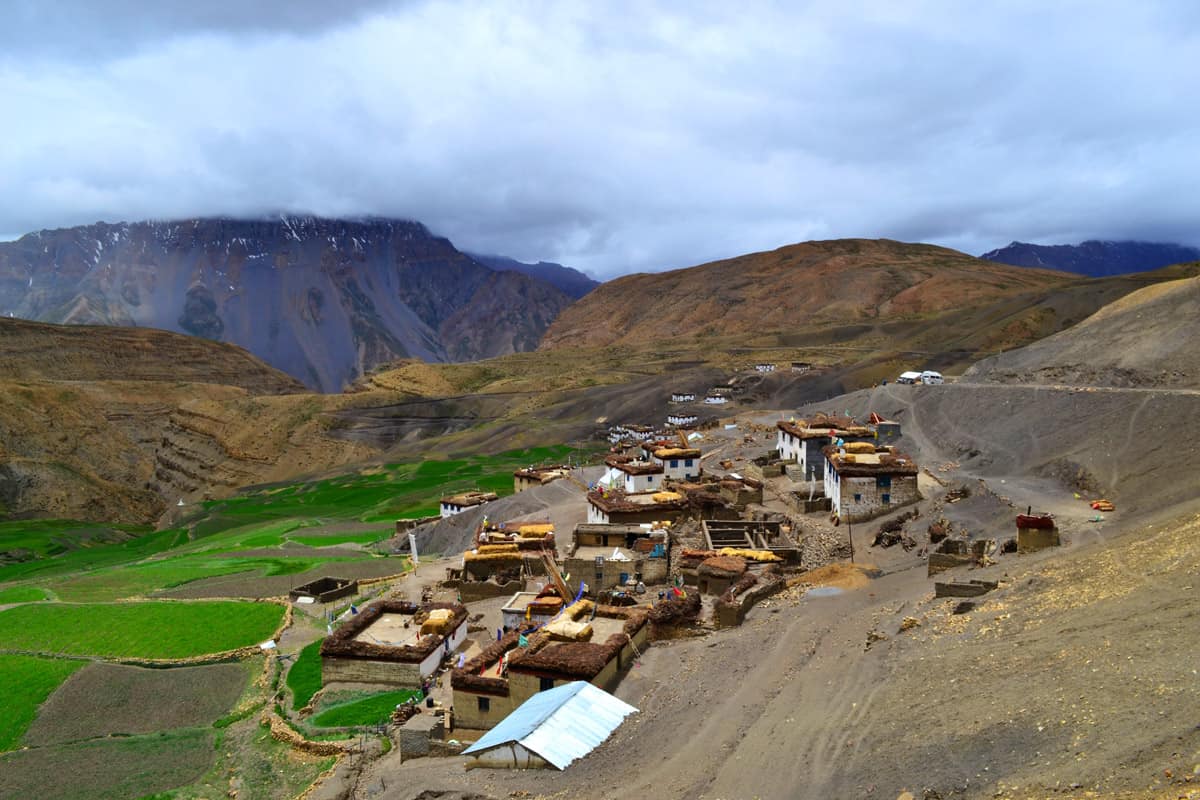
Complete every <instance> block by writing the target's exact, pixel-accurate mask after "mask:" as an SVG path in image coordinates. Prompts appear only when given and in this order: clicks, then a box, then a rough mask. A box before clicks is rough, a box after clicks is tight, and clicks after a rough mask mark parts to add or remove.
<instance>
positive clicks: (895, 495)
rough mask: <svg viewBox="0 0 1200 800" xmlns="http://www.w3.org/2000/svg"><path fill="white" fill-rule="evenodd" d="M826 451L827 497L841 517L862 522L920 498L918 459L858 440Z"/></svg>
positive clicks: (832, 446) (834, 510) (829, 446)
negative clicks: (914, 459) (916, 460)
mask: <svg viewBox="0 0 1200 800" xmlns="http://www.w3.org/2000/svg"><path fill="white" fill-rule="evenodd" d="M824 454H825V458H826V469H825V496H826V497H828V498H829V500H830V503H831V505H832V509H833V513H834V514H835V515H836V516H837V517H838V519H841V520H847V521H850V522H859V521H862V520H867V519H871V518H872V517H877V516H879V515H880V514H886V513H887V512H889V511H891V510H892V509H895V508H898V507H899V506H904V505H908V504H909V503H915V502H916V501H917V500H920V499H921V495H920V492H919V491H918V490H917V473H918V472H919V469H918V467H917V464H916V462H915V461H913V460H912V458H911V457H909V456H908V455H905V454H904V453H900V452H898V451H896V450H895V449H894V448H878V449H877V448H875V447H874V446H873V445H871V444H869V443H867V442H858V443H850V444H847V445H846V446H845V447H843V448H839V447H837V446H834V445H828V446H826V448H825V450H824Z"/></svg>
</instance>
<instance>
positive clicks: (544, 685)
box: [538, 678, 554, 692]
mask: <svg viewBox="0 0 1200 800" xmlns="http://www.w3.org/2000/svg"><path fill="white" fill-rule="evenodd" d="M553 688H554V678H539V679H538V691H539V692H545V691H547V690H549V689H553Z"/></svg>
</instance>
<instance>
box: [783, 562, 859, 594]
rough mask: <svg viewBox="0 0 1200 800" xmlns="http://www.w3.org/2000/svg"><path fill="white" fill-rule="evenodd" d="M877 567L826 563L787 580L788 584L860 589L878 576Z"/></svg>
mask: <svg viewBox="0 0 1200 800" xmlns="http://www.w3.org/2000/svg"><path fill="white" fill-rule="evenodd" d="M879 574H880V573H879V568H878V567H875V566H872V565H871V564H847V563H844V562H840V563H836V564H826V565H825V566H823V567H819V568H818V569H814V570H809V571H808V572H803V573H801V574H799V575H797V576H796V577H794V578H792V579H790V580H789V581H788V585H789V586H799V585H801V584H808V585H810V586H833V587H836V588H838V589H861V588H862V587H864V586H866V585H867V584H868V583H870V582H871V580H872V579H873V578H877V577H879Z"/></svg>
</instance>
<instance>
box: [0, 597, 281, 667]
mask: <svg viewBox="0 0 1200 800" xmlns="http://www.w3.org/2000/svg"><path fill="white" fill-rule="evenodd" d="M283 613H284V609H283V607H282V606H279V605H276V604H274V603H237V602H228V601H221V602H195V603H173V602H144V603H114V604H94V605H86V604H85V605H74V604H66V603H39V604H37V605H25V606H16V607H15V608H11V609H9V610H8V611H3V612H0V641H2V642H4V643H5V646H6V647H9V648H11V649H14V650H28V651H34V652H41V653H53V654H63V655H86V656H105V657H113V658H186V657H189V656H199V655H205V654H207V653H220V652H223V651H226V650H233V649H235V648H238V647H245V646H247V645H252V644H256V643H258V642H261V641H264V640H265V639H267V638H268V637H269V636H271V634H273V633H274V632H275V629H276V628H277V627H278V626H279V623H280V621H281V620H282V618H283Z"/></svg>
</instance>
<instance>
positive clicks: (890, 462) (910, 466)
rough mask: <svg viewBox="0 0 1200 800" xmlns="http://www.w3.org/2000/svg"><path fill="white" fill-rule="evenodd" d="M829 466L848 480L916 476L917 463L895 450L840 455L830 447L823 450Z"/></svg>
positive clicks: (834, 448) (836, 449) (917, 470)
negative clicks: (888, 476)
mask: <svg viewBox="0 0 1200 800" xmlns="http://www.w3.org/2000/svg"><path fill="white" fill-rule="evenodd" d="M821 452H822V453H824V454H825V458H826V459H828V460H829V465H830V466H831V467H832V468H833V471H834V472H836V473H837V474H838V475H840V476H843V477H848V478H858V477H866V476H870V475H916V474H917V472H919V469H918V467H917V462H915V461H913V459H912V457H911V456H909V455H906V454H905V453H901V452H898V451H895V450H892V451H880V452H875V453H839V452H838V448H836V447H834V446H833V445H828V446H826V447H824V448H822V449H821Z"/></svg>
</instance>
